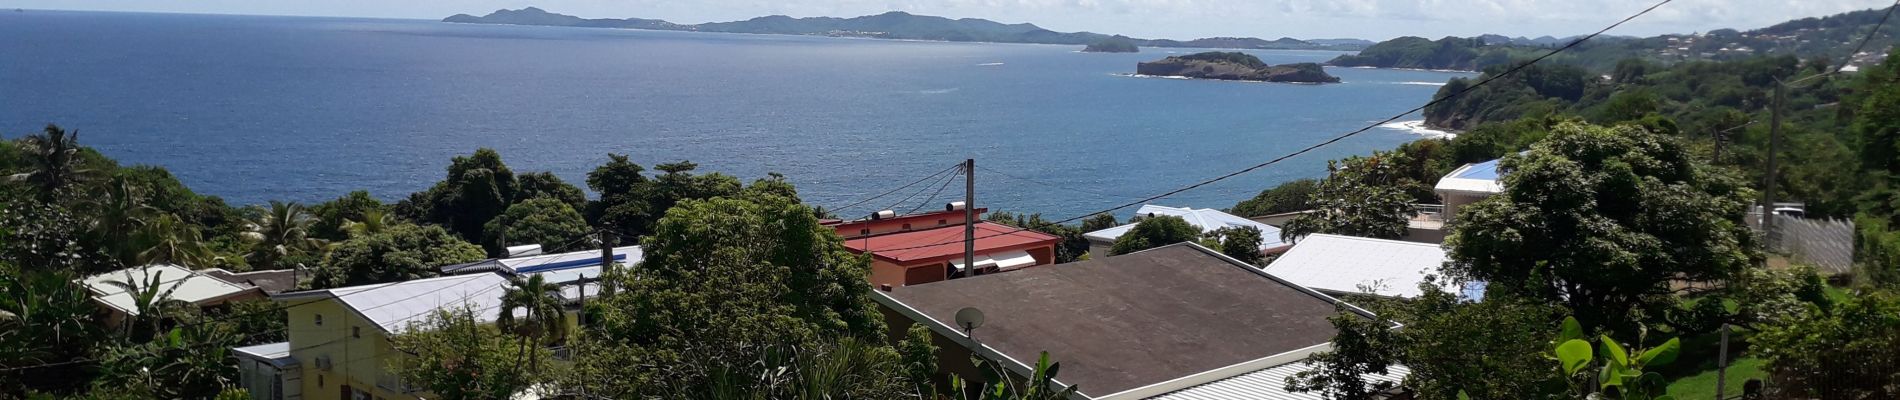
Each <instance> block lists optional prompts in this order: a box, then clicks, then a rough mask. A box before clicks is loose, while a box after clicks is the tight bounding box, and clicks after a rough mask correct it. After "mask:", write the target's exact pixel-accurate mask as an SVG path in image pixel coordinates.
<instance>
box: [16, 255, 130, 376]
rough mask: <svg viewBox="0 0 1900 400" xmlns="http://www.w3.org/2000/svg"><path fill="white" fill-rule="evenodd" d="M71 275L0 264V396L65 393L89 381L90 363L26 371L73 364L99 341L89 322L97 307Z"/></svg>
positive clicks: (101, 336) (98, 332)
mask: <svg viewBox="0 0 1900 400" xmlns="http://www.w3.org/2000/svg"><path fill="white" fill-rule="evenodd" d="M76 279H78V278H77V277H75V276H73V275H72V274H71V273H68V272H63V271H57V270H51V269H40V270H35V271H27V270H24V269H21V268H18V267H15V266H12V265H8V264H7V263H5V262H0V396H4V397H17V396H21V395H23V393H22V392H23V391H25V390H28V389H34V390H47V391H55V392H67V391H72V390H76V389H79V388H80V387H81V386H83V385H85V383H86V381H87V380H88V379H90V378H91V376H92V375H91V374H90V373H89V372H87V371H88V370H89V369H91V368H92V366H91V365H90V363H85V362H75V363H72V364H67V365H54V366H48V367H43V368H31V369H17V370H16V369H15V368H18V367H25V366H30V365H42V364H53V363H65V362H74V361H79V360H80V358H81V357H86V356H88V355H89V354H90V353H91V352H92V350H93V347H94V346H96V345H98V344H100V343H102V342H103V341H104V339H105V337H104V333H105V332H103V331H102V330H101V329H100V325H99V324H98V323H96V322H94V320H95V317H94V316H93V314H94V313H96V312H98V305H97V304H96V303H93V301H92V296H91V294H90V293H88V292H87V291H86V289H85V288H83V287H80V286H78V285H74V284H73V283H72V282H73V281H74V280H76Z"/></svg>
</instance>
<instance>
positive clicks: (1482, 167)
mask: <svg viewBox="0 0 1900 400" xmlns="http://www.w3.org/2000/svg"><path fill="white" fill-rule="evenodd" d="M1500 160H1501V159H1500ZM1498 161H1499V160H1491V161H1485V162H1481V163H1475V164H1465V165H1464V166H1462V167H1458V169H1455V170H1452V171H1451V173H1448V174H1445V176H1444V177H1442V178H1439V179H1438V184H1437V185H1434V186H1432V190H1435V191H1444V192H1465V193H1480V194H1493V193H1500V192H1503V191H1504V181H1503V179H1502V178H1503V175H1502V174H1501V173H1500V172H1498Z"/></svg>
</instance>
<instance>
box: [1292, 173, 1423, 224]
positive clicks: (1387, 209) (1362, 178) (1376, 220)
mask: <svg viewBox="0 0 1900 400" xmlns="http://www.w3.org/2000/svg"><path fill="white" fill-rule="evenodd" d="M1411 161H1412V157H1408V156H1406V155H1405V154H1404V153H1398V152H1377V153H1373V155H1371V156H1367V157H1350V158H1347V159H1345V160H1342V161H1338V162H1328V163H1327V169H1328V170H1329V171H1331V172H1332V173H1331V175H1329V176H1327V177H1326V179H1325V180H1323V181H1320V186H1319V190H1317V191H1314V192H1313V194H1312V196H1311V197H1310V198H1311V199H1312V200H1311V201H1312V205H1313V210H1312V211H1313V212H1310V213H1305V214H1300V216H1299V217H1296V218H1294V219H1293V220H1292V221H1289V222H1287V224H1286V226H1284V227H1281V228H1282V230H1281V231H1280V236H1281V238H1283V239H1289V240H1292V239H1297V238H1299V237H1302V236H1306V235H1310V234H1314V233H1330V234H1337V235H1346V236H1360V237H1371V238H1384V239H1397V238H1399V237H1401V236H1404V235H1405V230H1406V226H1407V225H1406V224H1407V222H1406V221H1408V220H1410V219H1411V218H1412V216H1414V215H1417V214H1418V206H1417V205H1416V204H1413V203H1412V200H1413V199H1414V195H1413V192H1415V191H1418V190H1419V189H1418V188H1419V187H1421V186H1422V184H1420V183H1418V181H1416V180H1415V179H1414V178H1412V177H1408V176H1407V174H1406V173H1405V172H1406V169H1405V168H1404V166H1405V165H1406V164H1408V163H1410V162H1411Z"/></svg>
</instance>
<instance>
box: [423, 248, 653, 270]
mask: <svg viewBox="0 0 1900 400" xmlns="http://www.w3.org/2000/svg"><path fill="white" fill-rule="evenodd" d="M613 251H614V260H615V262H617V263H620V264H621V265H633V264H638V263H640V261H641V260H643V259H644V258H645V252H644V251H642V250H641V249H640V246H621V247H615V248H614V250H613ZM589 266H593V267H599V266H600V250H598V249H596V250H586V251H572V252H566V253H557V254H540V255H532V256H524V257H513V258H495V259H488V260H482V261H477V262H473V263H468V264H458V265H449V266H443V267H442V272H444V273H450V274H458V273H471V272H488V271H502V272H506V273H510V274H530V273H535V272H543V271H553V270H562V269H571V268H584V267H589Z"/></svg>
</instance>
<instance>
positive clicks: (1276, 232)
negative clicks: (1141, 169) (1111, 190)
mask: <svg viewBox="0 0 1900 400" xmlns="http://www.w3.org/2000/svg"><path fill="white" fill-rule="evenodd" d="M1135 215H1137V216H1147V215H1169V216H1176V217H1181V219H1184V220H1187V223H1188V224H1190V225H1194V226H1195V227H1199V228H1201V232H1212V231H1214V230H1217V229H1220V228H1228V227H1236V228H1237V227H1243V226H1251V227H1254V228H1255V229H1259V230H1260V236H1261V241H1260V249H1261V250H1266V249H1272V248H1276V247H1283V246H1286V242H1282V241H1280V228H1275V227H1273V225H1267V224H1263V223H1260V222H1259V221H1254V220H1251V219H1246V218H1242V217H1239V216H1236V215H1233V214H1228V213H1225V212H1221V211H1220V210H1215V209H1212V208H1200V209H1196V208H1191V207H1189V208H1175V207H1167V206H1157V205H1153V204H1144V205H1142V206H1141V208H1140V209H1137V210H1135ZM1135 225H1137V224H1126V225H1122V226H1117V227H1113V228H1108V229H1103V230H1099V231H1094V232H1089V233H1084V234H1082V236H1083V237H1086V238H1089V239H1094V240H1099V241H1104V242H1113V241H1115V239H1117V238H1120V237H1122V235H1124V234H1127V233H1128V230H1130V229H1134V228H1135Z"/></svg>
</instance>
